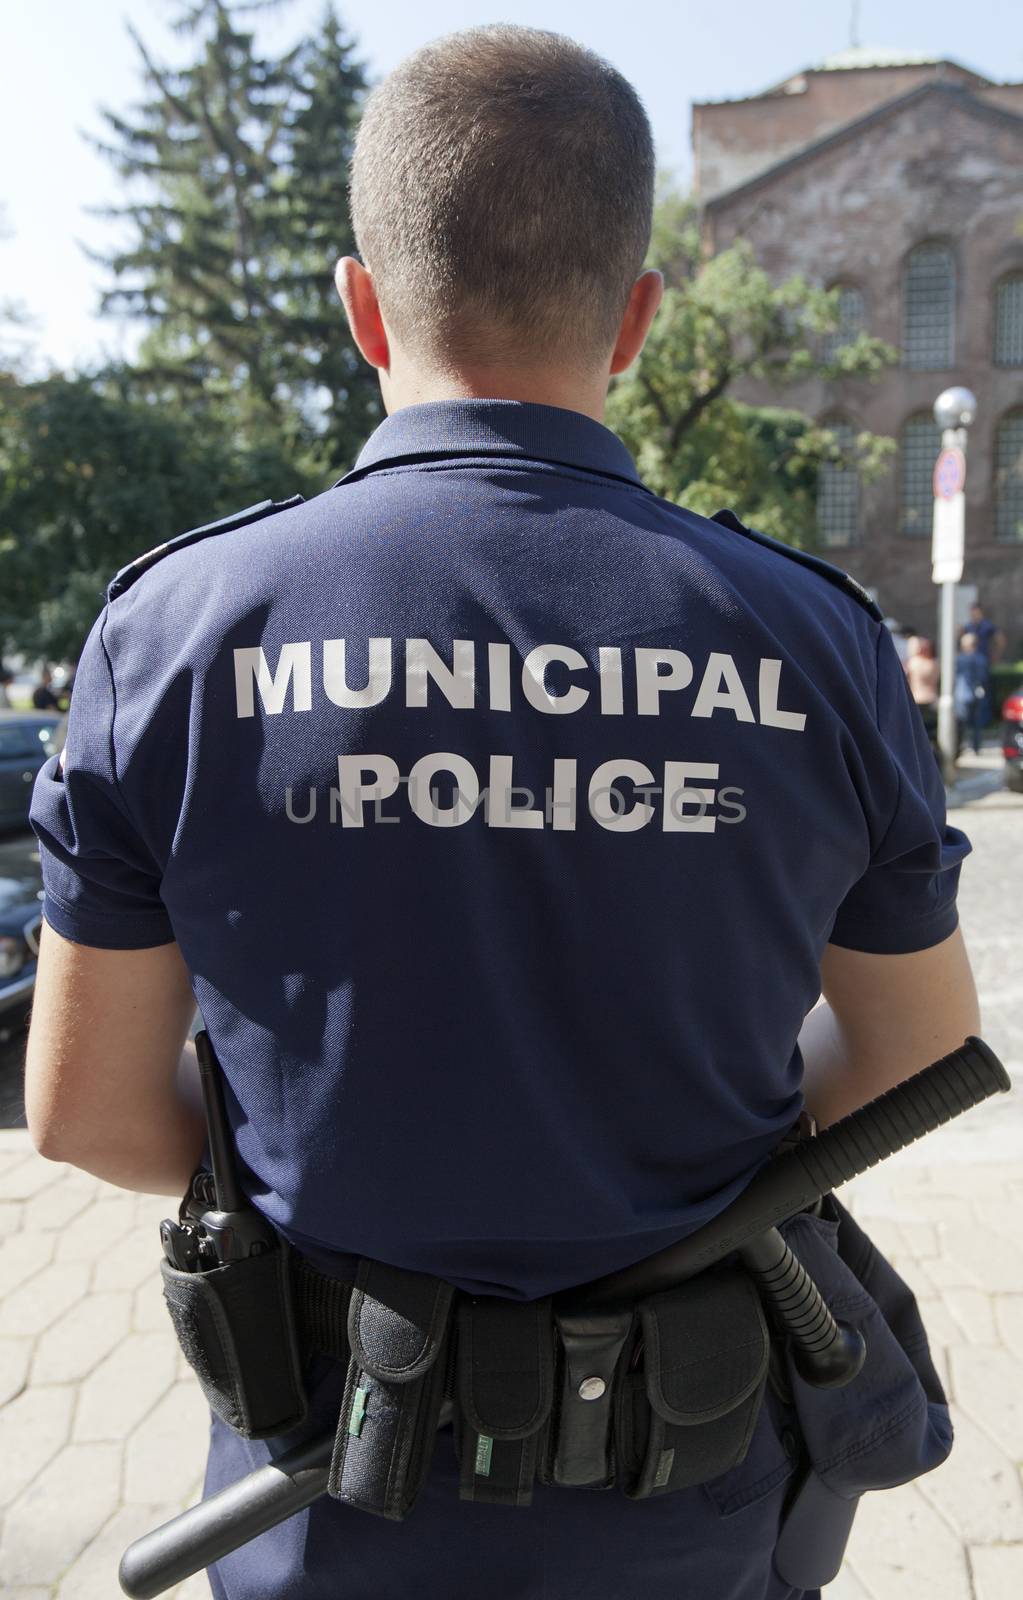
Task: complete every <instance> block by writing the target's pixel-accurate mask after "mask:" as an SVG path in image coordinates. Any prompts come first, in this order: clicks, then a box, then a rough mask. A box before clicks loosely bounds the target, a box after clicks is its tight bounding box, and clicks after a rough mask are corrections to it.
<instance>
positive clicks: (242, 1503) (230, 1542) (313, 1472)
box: [117, 1430, 334, 1600]
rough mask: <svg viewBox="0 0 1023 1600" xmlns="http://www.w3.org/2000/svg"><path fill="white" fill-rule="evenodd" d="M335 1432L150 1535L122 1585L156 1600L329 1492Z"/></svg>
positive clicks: (140, 1599)
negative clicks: (156, 1596)
mask: <svg viewBox="0 0 1023 1600" xmlns="http://www.w3.org/2000/svg"><path fill="white" fill-rule="evenodd" d="M333 1448H334V1432H333V1430H331V1431H330V1432H329V1433H324V1434H321V1435H320V1437H319V1438H318V1439H310V1440H307V1441H306V1442H305V1443H304V1444H299V1445H295V1446H294V1448H293V1449H291V1450H288V1451H286V1452H285V1453H284V1455H280V1456H278V1457H277V1459H276V1461H269V1462H267V1464H266V1466H263V1467H257V1468H256V1470H255V1472H250V1473H248V1474H247V1475H246V1476H245V1477H244V1478H238V1479H237V1480H236V1481H235V1482H234V1483H229V1484H227V1485H226V1486H225V1487H224V1488H223V1489H220V1490H218V1492H217V1493H216V1494H214V1495H211V1496H210V1498H209V1499H208V1500H200V1502H199V1504H198V1505H196V1506H189V1508H188V1510H187V1511H182V1512H181V1513H180V1514H179V1515H178V1516H176V1517H172V1518H171V1520H170V1522H165V1523H163V1524H162V1526H161V1527H159V1528H153V1530H152V1531H151V1532H150V1533H144V1534H143V1535H142V1537H141V1538H140V1539H136V1540H135V1542H134V1544H130V1545H129V1546H128V1548H127V1550H126V1551H125V1552H124V1555H123V1556H122V1557H121V1565H120V1568H119V1570H118V1574H117V1576H118V1580H119V1582H120V1585H121V1589H122V1590H123V1592H124V1593H125V1594H126V1595H129V1596H131V1600H153V1597H154V1596H155V1595H158V1594H163V1592H164V1590H165V1589H170V1588H171V1587H172V1586H173V1585H174V1584H176V1583H181V1582H182V1581H183V1580H184V1579H185V1578H190V1577H191V1576H192V1575H193V1573H196V1572H201V1571H202V1569H203V1568H204V1567H209V1566H212V1565H213V1562H214V1561H219V1560H220V1558H221V1556H226V1555H229V1554H230V1552H231V1551H232V1550H237V1548H238V1546H239V1545H241V1544H247V1543H248V1541H249V1540H250V1539H255V1538H256V1537H257V1536H258V1535H259V1534H261V1533H266V1532H267V1530H268V1529H269V1528H276V1526H277V1524H278V1523H279V1522H284V1521H285V1519H286V1518H288V1517H293V1516H294V1515H295V1513H296V1512H297V1511H303V1510H304V1509H305V1507H306V1506H308V1505H311V1504H312V1502H313V1501H314V1500H318V1499H319V1497H320V1495H321V1494H324V1493H325V1492H326V1488H327V1478H328V1475H329V1473H330V1458H331V1454H332V1452H333Z"/></svg>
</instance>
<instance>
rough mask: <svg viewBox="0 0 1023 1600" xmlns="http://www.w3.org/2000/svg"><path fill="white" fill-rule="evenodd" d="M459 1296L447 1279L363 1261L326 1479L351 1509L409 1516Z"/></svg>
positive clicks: (428, 1447)
mask: <svg viewBox="0 0 1023 1600" xmlns="http://www.w3.org/2000/svg"><path fill="white" fill-rule="evenodd" d="M452 1293H453V1290H452V1286H451V1285H450V1284H449V1283H444V1282H442V1281H441V1279H439V1278H429V1277H426V1276H425V1275H424V1274H423V1273H420V1272H405V1271H401V1270H399V1269H398V1268H395V1267H389V1266H386V1265H384V1264H383V1263H381V1262H376V1261H366V1260H364V1261H360V1263H359V1268H358V1273H357V1276H356V1280H355V1289H354V1292H353V1294H352V1299H351V1304H350V1306H349V1308H348V1341H349V1346H350V1349H351V1357H350V1359H349V1363H348V1375H347V1379H346V1382H345V1392H344V1398H343V1400H342V1402H341V1414H340V1417H339V1419H338V1426H337V1434H336V1436H335V1439H334V1454H333V1457H332V1460H331V1463H330V1474H329V1477H328V1481H327V1489H328V1492H329V1493H330V1494H331V1495H333V1496H334V1498H335V1499H337V1500H342V1501H344V1502H345V1504H346V1505H350V1506H354V1507H356V1508H357V1509H358V1510H360V1511H371V1512H373V1513H374V1514H375V1515H376V1516H379V1517H387V1518H388V1519H389V1520H391V1521H393V1522H401V1521H403V1519H404V1518H405V1517H406V1516H407V1515H408V1513H409V1512H410V1511H411V1509H412V1506H413V1505H414V1503H415V1499H416V1496H417V1495H418V1493H419V1491H420V1489H421V1488H422V1485H423V1482H424V1481H425V1478H426V1474H427V1472H428V1470H429V1466H430V1459H431V1457H432V1454H433V1446H434V1441H435V1439H436V1436H437V1425H438V1420H439V1416H440V1408H441V1404H442V1402H443V1399H444V1380H445V1376H446V1352H447V1348H448V1341H449V1321H450V1311H451V1296H452ZM442 1357H443V1359H442Z"/></svg>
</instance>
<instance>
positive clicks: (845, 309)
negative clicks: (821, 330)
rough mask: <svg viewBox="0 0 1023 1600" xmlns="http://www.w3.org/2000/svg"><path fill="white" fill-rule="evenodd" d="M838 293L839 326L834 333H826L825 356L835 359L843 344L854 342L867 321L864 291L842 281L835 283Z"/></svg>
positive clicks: (828, 358) (827, 358) (828, 359)
mask: <svg viewBox="0 0 1023 1600" xmlns="http://www.w3.org/2000/svg"><path fill="white" fill-rule="evenodd" d="M833 287H836V288H837V289H838V291H839V294H838V326H837V328H835V330H834V331H833V332H832V333H829V334H827V335H826V337H825V340H824V357H825V360H827V361H833V360H834V358H835V356H836V355H837V354H838V352H839V350H841V349H842V346H843V345H847V344H852V342H853V340H854V339H855V338H856V336H857V334H859V333H862V332H863V329H864V328H865V326H866V322H867V310H866V302H865V301H864V298H863V293H862V291H861V290H860V289H857V288H856V286H855V284H851V283H842V284H836V285H833Z"/></svg>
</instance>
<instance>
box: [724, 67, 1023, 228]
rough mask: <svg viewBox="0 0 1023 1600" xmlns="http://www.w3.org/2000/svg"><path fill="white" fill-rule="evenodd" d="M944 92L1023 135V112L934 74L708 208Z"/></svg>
mask: <svg viewBox="0 0 1023 1600" xmlns="http://www.w3.org/2000/svg"><path fill="white" fill-rule="evenodd" d="M931 94H940V95H946V96H951V97H953V98H954V100H955V103H956V104H957V105H960V106H962V107H963V108H964V109H965V110H968V111H970V112H971V113H972V114H973V115H974V116H979V117H984V118H986V119H987V120H989V121H993V122H997V123H1000V124H1001V126H1002V127H1009V128H1011V129H1012V130H1013V131H1014V132H1016V133H1019V134H1020V135H1023V116H1021V115H1020V114H1019V113H1018V112H1015V111H1009V110H1008V109H1007V108H1006V107H1004V106H1000V105H992V104H991V103H990V102H989V101H986V100H981V99H980V98H979V97H978V96H977V95H976V94H974V93H973V92H972V90H971V89H970V88H969V87H967V86H966V85H965V84H955V83H949V82H947V81H945V80H943V79H941V78H931V79H928V80H927V81H925V82H924V83H921V84H918V86H917V87H916V88H915V89H909V90H907V91H906V93H905V94H900V95H895V96H894V97H893V98H892V99H891V100H885V101H883V102H882V103H881V105H879V106H875V107H874V109H873V110H872V111H868V112H867V113H866V114H865V115H864V116H862V117H856V118H855V119H854V120H853V121H852V122H845V123H843V124H842V126H841V127H839V128H835V129H834V130H833V131H832V132H831V133H826V134H824V135H823V136H822V137H821V138H819V139H814V140H813V141H812V142H811V143H810V144H807V145H804V146H803V148H802V149H801V150H796V151H795V152H794V153H793V154H792V155H789V156H785V157H783V159H782V160H781V161H776V162H775V163H774V165H773V166H770V167H767V168H766V169H765V170H764V171H763V172H758V173H756V174H755V175H754V176H753V177H752V178H747V179H746V180H745V181H744V182H743V183H740V184H737V185H736V187H735V188H734V189H726V190H725V191H724V192H723V193H722V194H716V195H713V196H712V197H711V198H710V199H709V200H707V201H706V202H705V207H704V209H705V210H707V211H716V210H717V209H718V208H719V207H720V206H723V205H728V204H730V203H731V202H732V201H733V200H736V199H738V198H739V197H740V196H743V195H746V194H751V193H752V192H753V191H754V190H756V189H759V188H761V187H763V186H764V185H765V184H769V183H773V181H774V180H775V178H778V177H781V176H782V175H783V174H784V173H786V172H790V171H792V170H793V169H794V168H796V167H799V166H802V165H803V163H804V162H806V161H813V160H814V159H815V158H816V157H817V156H819V155H822V154H823V153H824V152H825V151H826V150H832V149H834V147H835V146H836V145H839V144H844V142H845V141H846V140H847V139H854V138H856V137H857V135H859V134H860V133H862V131H863V130H864V129H865V128H869V127H871V126H872V125H873V124H874V123H877V122H882V121H884V120H886V119H887V118H889V117H892V116H897V115H899V114H901V113H902V112H903V111H905V110H908V108H909V107H910V106H913V105H916V104H917V103H918V102H919V101H920V100H923V99H924V98H925V96H927V95H931Z"/></svg>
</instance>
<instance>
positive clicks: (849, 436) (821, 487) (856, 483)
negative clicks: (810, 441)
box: [817, 420, 860, 546]
mask: <svg viewBox="0 0 1023 1600" xmlns="http://www.w3.org/2000/svg"><path fill="white" fill-rule="evenodd" d="M822 426H824V427H825V428H828V429H829V430H830V432H831V433H833V434H834V435H835V439H836V442H837V444H838V447H839V449H840V450H841V451H842V452H843V454H848V455H851V454H852V450H853V445H854V443H855V439H856V435H855V433H854V431H853V428H852V426H851V425H850V424H849V423H848V422H841V421H838V420H829V421H827V422H825V423H823V424H822ZM817 537H818V539H819V540H820V542H821V544H822V545H825V546H827V545H836V544H858V543H859V538H860V475H859V473H858V472H857V471H856V468H855V467H845V466H842V465H840V463H839V462H837V461H824V462H822V463H821V466H820V469H819V470H818V473H817Z"/></svg>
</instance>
